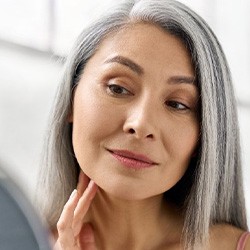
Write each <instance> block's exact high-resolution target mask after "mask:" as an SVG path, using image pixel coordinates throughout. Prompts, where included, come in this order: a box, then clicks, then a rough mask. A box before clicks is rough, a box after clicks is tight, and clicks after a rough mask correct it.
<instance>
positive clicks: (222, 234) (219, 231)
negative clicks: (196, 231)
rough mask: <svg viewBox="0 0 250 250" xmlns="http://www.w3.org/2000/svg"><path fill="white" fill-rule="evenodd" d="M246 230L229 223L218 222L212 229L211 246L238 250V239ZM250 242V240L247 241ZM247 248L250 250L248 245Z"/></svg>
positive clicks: (246, 249) (212, 247)
mask: <svg viewBox="0 0 250 250" xmlns="http://www.w3.org/2000/svg"><path fill="white" fill-rule="evenodd" d="M243 233H244V230H242V229H240V228H237V227H235V226H232V225H229V224H217V225H214V226H212V227H211V229H210V239H209V241H210V248H211V249H214V250H216V249H228V250H231V249H232V250H236V249H237V244H238V241H239V239H240V237H241V235H242V234H243ZM247 244H249V242H247ZM245 250H250V248H249V246H246V248H245Z"/></svg>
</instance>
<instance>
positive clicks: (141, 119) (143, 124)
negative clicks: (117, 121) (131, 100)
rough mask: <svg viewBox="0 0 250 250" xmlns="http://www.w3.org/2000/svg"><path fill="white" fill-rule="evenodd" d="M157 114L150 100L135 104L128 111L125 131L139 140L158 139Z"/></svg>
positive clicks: (124, 126)
mask: <svg viewBox="0 0 250 250" xmlns="http://www.w3.org/2000/svg"><path fill="white" fill-rule="evenodd" d="M156 113H157V112H156V110H154V108H153V105H152V102H150V100H148V101H144V102H141V103H137V104H136V105H135V104H134V105H133V106H132V107H131V108H129V109H128V110H127V118H126V120H125V122H124V125H123V131H124V132H125V133H127V134H130V135H133V136H134V137H135V138H137V139H151V140H153V139H156V136H157V128H156V119H154V117H155V118H156V116H155V115H156Z"/></svg>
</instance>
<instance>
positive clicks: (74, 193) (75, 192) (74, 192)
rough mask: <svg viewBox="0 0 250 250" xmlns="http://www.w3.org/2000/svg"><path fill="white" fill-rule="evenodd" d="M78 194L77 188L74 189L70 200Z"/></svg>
mask: <svg viewBox="0 0 250 250" xmlns="http://www.w3.org/2000/svg"><path fill="white" fill-rule="evenodd" d="M76 194H77V191H76V189H74V190H73V192H72V193H71V195H70V197H69V199H70V200H71V199H73V198H74V197H75V196H76Z"/></svg>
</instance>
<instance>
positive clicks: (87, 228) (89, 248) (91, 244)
mask: <svg viewBox="0 0 250 250" xmlns="http://www.w3.org/2000/svg"><path fill="white" fill-rule="evenodd" d="M79 241H80V246H81V248H82V249H84V250H96V249H97V247H96V243H95V237H94V231H93V228H92V226H91V225H90V224H89V223H88V224H85V225H84V226H83V228H82V230H81V233H80V236H79Z"/></svg>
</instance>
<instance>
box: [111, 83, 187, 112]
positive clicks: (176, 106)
mask: <svg viewBox="0 0 250 250" xmlns="http://www.w3.org/2000/svg"><path fill="white" fill-rule="evenodd" d="M107 88H108V89H107V91H108V93H109V94H110V95H113V96H127V95H132V93H131V92H130V91H129V90H127V89H126V88H124V87H122V86H120V85H118V84H108V85H107ZM115 88H116V90H118V89H119V90H122V92H124V91H125V92H126V93H121V92H120V93H117V91H115ZM165 105H166V106H168V107H170V108H171V109H174V110H177V111H186V110H189V109H190V107H188V106H187V105H185V104H183V103H181V102H178V101H174V100H170V101H167V102H166V103H165Z"/></svg>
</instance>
